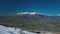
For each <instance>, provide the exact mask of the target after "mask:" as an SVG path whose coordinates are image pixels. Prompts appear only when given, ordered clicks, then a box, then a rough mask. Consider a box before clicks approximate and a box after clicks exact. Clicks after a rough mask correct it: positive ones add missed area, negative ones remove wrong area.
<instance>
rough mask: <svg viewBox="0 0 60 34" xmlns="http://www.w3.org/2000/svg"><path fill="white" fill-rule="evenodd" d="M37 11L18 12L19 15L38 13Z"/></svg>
mask: <svg viewBox="0 0 60 34" xmlns="http://www.w3.org/2000/svg"><path fill="white" fill-rule="evenodd" d="M36 13H37V12H23V13H17V15H19V14H36Z"/></svg>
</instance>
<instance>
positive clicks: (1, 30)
mask: <svg viewBox="0 0 60 34" xmlns="http://www.w3.org/2000/svg"><path fill="white" fill-rule="evenodd" d="M20 32H21V29H19V28H16V29H15V28H12V27H5V26H2V25H0V34H20ZM22 33H25V34H36V33H33V32H28V31H26V30H24V31H22Z"/></svg>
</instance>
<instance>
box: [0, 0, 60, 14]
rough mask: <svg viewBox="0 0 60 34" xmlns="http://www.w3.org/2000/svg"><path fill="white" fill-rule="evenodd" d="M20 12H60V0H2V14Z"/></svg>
mask: <svg viewBox="0 0 60 34" xmlns="http://www.w3.org/2000/svg"><path fill="white" fill-rule="evenodd" d="M18 12H39V13H44V14H53V15H56V14H60V0H0V15H6V14H16V13H18Z"/></svg>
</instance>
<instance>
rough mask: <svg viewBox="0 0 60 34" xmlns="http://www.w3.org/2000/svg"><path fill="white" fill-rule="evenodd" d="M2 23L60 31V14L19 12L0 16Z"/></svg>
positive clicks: (0, 22)
mask: <svg viewBox="0 0 60 34" xmlns="http://www.w3.org/2000/svg"><path fill="white" fill-rule="evenodd" d="M0 25H5V26H10V27H18V28H24V29H31V30H47V31H60V16H48V15H43V14H39V13H36V12H34V13H28V12H26V13H18V14H16V15H5V16H0Z"/></svg>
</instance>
